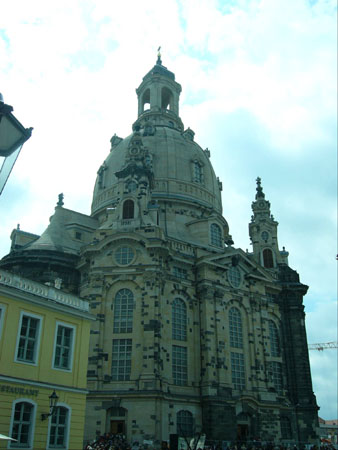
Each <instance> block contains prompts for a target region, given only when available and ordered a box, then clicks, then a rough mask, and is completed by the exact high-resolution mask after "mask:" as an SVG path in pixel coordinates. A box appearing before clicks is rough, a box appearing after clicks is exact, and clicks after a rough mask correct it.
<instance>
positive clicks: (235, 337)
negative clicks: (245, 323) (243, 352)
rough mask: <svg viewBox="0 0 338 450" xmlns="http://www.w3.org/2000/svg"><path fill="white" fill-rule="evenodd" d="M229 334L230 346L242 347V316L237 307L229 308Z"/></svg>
mask: <svg viewBox="0 0 338 450" xmlns="http://www.w3.org/2000/svg"><path fill="white" fill-rule="evenodd" d="M229 335H230V347H235V348H243V327H242V316H241V312H240V311H239V309H237V308H235V307H232V308H230V309H229Z"/></svg>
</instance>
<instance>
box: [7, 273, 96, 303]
mask: <svg viewBox="0 0 338 450" xmlns="http://www.w3.org/2000/svg"><path fill="white" fill-rule="evenodd" d="M1 285H3V286H9V287H13V288H15V289H19V290H20V291H23V292H28V293H30V294H33V295H37V296H38V297H43V298H48V299H49V300H52V301H54V302H56V303H60V304H63V305H68V306H71V307H72V308H76V309H78V310H81V311H85V312H89V303H88V302H86V301H84V300H81V299H80V298H79V297H76V296H75V295H72V294H67V293H66V292H63V291H60V290H59V289H56V288H54V287H51V286H47V285H44V284H41V283H38V282H36V281H31V280H28V279H27V278H23V277H21V276H20V275H17V274H13V273H10V272H7V271H5V270H0V286H1Z"/></svg>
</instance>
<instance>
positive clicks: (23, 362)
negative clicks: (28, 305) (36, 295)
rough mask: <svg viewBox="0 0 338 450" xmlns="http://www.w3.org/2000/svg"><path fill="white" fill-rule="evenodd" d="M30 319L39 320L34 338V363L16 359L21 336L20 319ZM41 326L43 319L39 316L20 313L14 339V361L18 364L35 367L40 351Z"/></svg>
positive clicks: (24, 312)
mask: <svg viewBox="0 0 338 450" xmlns="http://www.w3.org/2000/svg"><path fill="white" fill-rule="evenodd" d="M24 316H26V317H31V318H33V319H37V320H39V328H38V332H37V337H36V343H35V348H34V361H25V360H22V359H18V350H19V344H20V336H21V328H22V319H23V317H24ZM42 325H43V317H42V316H39V315H37V314H33V313H31V312H28V311H21V313H20V320H19V326H18V334H17V337H16V346H15V357H14V361H15V362H17V363H20V364H29V365H31V366H37V365H38V359H39V350H40V342H41V334H42Z"/></svg>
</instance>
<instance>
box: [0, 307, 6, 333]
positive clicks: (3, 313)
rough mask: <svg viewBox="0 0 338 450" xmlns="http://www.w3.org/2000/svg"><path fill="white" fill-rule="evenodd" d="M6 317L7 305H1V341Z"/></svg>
mask: <svg viewBox="0 0 338 450" xmlns="http://www.w3.org/2000/svg"><path fill="white" fill-rule="evenodd" d="M4 316H5V305H1V304H0V339H1V334H2V328H3V323H4Z"/></svg>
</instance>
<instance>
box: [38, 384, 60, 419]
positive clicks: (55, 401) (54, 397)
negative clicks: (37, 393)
mask: <svg viewBox="0 0 338 450" xmlns="http://www.w3.org/2000/svg"><path fill="white" fill-rule="evenodd" d="M58 400H59V397H58V396H57V395H56V392H55V389H54V391H53V393H52V394H51V395H50V396H49V413H42V414H41V420H46V419H47V417H49V416H52V415H53V414H54V413H55V410H56V405H57V404H58Z"/></svg>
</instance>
